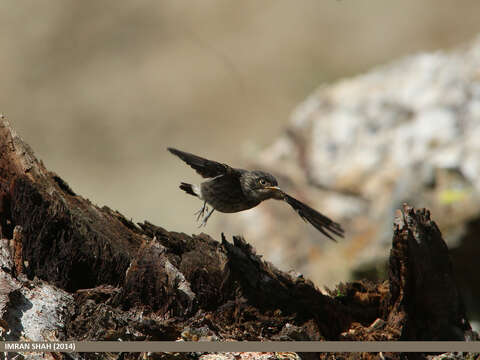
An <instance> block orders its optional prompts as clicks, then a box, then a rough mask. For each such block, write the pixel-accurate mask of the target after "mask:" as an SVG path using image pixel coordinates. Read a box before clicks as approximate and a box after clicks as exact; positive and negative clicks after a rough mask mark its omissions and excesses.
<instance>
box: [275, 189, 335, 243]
mask: <svg viewBox="0 0 480 360" xmlns="http://www.w3.org/2000/svg"><path fill="white" fill-rule="evenodd" d="M283 199H284V200H285V201H286V202H287V203H288V204H289V205H290V206H291V207H292V208H294V209H295V211H296V212H297V213H298V215H300V217H301V218H302V219H303V220H305V221H308V222H309V223H310V224H312V225H313V226H314V227H315V228H316V229H318V231H320V232H321V233H322V234H323V235H325V236H327V237H328V238H330V239H331V240H333V241H337V240H335V239H334V238H333V237H332V236H331V235H330V234H329V233H328V232H327V230H328V231H330V232H331V233H332V234H334V235H337V236H340V237H343V233H344V231H343V229H342V226H341V225H340V224H338V223H336V222H334V221H333V220H331V219H329V218H328V217H326V216H325V215H322V214H320V213H319V212H318V211H317V210H314V209H312V208H311V207H310V206H308V205H306V204H304V203H302V202H301V201H298V200H297V199H295V198H293V197H291V196H290V195H288V194H286V193H283Z"/></svg>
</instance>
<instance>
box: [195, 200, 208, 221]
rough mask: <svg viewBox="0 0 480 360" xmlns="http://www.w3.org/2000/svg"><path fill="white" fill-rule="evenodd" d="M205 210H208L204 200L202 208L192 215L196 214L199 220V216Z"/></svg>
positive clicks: (201, 215)
mask: <svg viewBox="0 0 480 360" xmlns="http://www.w3.org/2000/svg"><path fill="white" fill-rule="evenodd" d="M206 211H208V207H207V202H206V201H204V202H203V206H202V208H201V209H200V210H198V211H197V212H196V213H195V214H194V215H197V221H199V220H200V218H201V217H203V215H204V214H205V212H206Z"/></svg>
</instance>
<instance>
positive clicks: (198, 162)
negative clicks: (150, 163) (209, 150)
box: [167, 148, 236, 178]
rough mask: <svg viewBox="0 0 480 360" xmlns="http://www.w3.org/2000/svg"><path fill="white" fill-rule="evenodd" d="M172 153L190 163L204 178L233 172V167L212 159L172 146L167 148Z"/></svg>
mask: <svg viewBox="0 0 480 360" xmlns="http://www.w3.org/2000/svg"><path fill="white" fill-rule="evenodd" d="M167 149H168V151H170V152H171V153H172V154H174V155H176V156H178V157H179V158H180V159H182V160H183V161H185V162H186V163H187V164H188V165H190V166H191V167H192V168H193V169H194V170H195V171H196V172H197V173H198V174H200V175H201V176H203V177H204V178H212V177H215V176H219V175H225V174H233V173H235V171H236V170H235V169H233V168H231V167H230V166H228V165H226V164H222V163H219V162H216V161H213V160H208V159H205V158H202V157H200V156H197V155H193V154H190V153H188V152H185V151H180V150H177V149H174V148H167Z"/></svg>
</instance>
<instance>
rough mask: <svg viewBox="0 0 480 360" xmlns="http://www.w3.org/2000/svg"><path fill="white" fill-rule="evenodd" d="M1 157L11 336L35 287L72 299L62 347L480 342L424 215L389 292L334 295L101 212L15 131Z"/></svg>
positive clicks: (353, 288)
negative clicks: (202, 341)
mask: <svg viewBox="0 0 480 360" xmlns="http://www.w3.org/2000/svg"><path fill="white" fill-rule="evenodd" d="M0 150H1V152H0V225H1V229H0V230H1V234H0V235H1V238H2V239H13V240H14V241H13V244H14V246H13V247H12V246H11V245H10V244H9V243H8V241H4V240H2V241H0V245H2V249H0V250H2V253H1V254H2V256H1V257H0V259H2V262H5V263H8V264H7V265H5V266H2V268H1V269H0V272H1V274H2V276H3V278H4V279H6V280H3V282H2V283H3V284H4V285H5V286H3V287H2V286H0V292H1V293H0V316H2V321H0V326H2V327H4V328H5V330H6V329H7V328H8V327H9V326H11V324H10V323H9V322H8V321H7V319H10V320H11V319H12V318H15V316H17V317H21V316H22V315H21V312H16V311H15V306H17V304H15V298H16V297H18V296H20V295H21V294H22V293H21V292H20V290H19V285H18V284H20V283H22V284H29V287H30V288H35V287H36V286H46V284H48V286H50V287H51V288H57V289H58V291H59V292H61V293H62V296H61V297H60V296H59V297H58V299H62V300H61V301H62V303H61V304H60V303H59V307H62V309H67V310H65V311H64V313H63V315H62V317H61V319H62V320H58V321H59V322H62V323H59V324H58V327H59V328H61V329H62V331H59V332H58V339H59V340H65V339H76V340H118V339H122V340H174V339H179V338H183V339H186V340H196V339H199V338H206V339H210V340H225V339H234V340H266V339H272V340H322V339H326V340H436V339H440V340H459V339H465V338H467V339H473V338H474V337H475V336H476V335H475V334H474V333H473V332H472V331H471V328H470V325H469V323H468V320H467V318H466V316H465V311H464V308H463V302H462V299H461V296H460V294H459V292H458V291H457V288H456V284H455V281H454V280H453V272H452V266H451V263H450V259H449V254H448V249H447V247H446V245H445V243H444V241H443V239H442V236H441V234H440V231H439V230H438V228H437V226H436V225H435V223H434V222H433V221H432V220H431V219H430V214H429V212H428V211H427V210H425V209H423V210H417V211H415V210H414V209H412V208H409V207H408V206H404V208H403V212H401V213H399V215H398V217H397V219H396V221H395V229H394V236H393V247H392V251H391V254H390V262H389V264H388V267H389V269H388V271H389V280H388V281H384V282H379V283H373V282H369V281H358V282H353V283H346V284H340V285H339V286H338V287H337V288H336V289H335V290H332V291H329V294H328V295H326V294H323V293H322V292H320V291H319V290H318V289H317V288H316V287H315V285H314V284H313V283H312V282H311V281H309V280H307V279H305V278H304V277H303V276H301V275H295V274H290V273H285V272H282V271H280V270H278V269H277V268H275V267H274V266H273V265H272V264H270V263H268V262H266V261H264V260H262V258H261V257H260V256H258V255H256V253H255V250H254V249H253V248H252V247H251V246H250V245H249V244H248V243H247V242H246V241H245V240H244V239H243V238H242V237H239V236H238V237H234V238H233V243H230V242H229V241H227V239H226V238H225V237H224V236H222V239H221V242H218V241H215V240H214V239H212V238H210V237H209V236H207V235H205V234H200V235H194V236H188V235H186V234H184V233H176V232H169V231H167V230H165V229H163V228H161V227H158V226H155V225H153V224H150V223H148V222H144V223H141V224H138V225H136V224H134V223H132V222H130V221H128V220H127V219H126V218H125V217H124V216H123V215H121V214H120V213H118V212H116V211H112V210H110V209H109V208H108V207H102V208H100V207H98V206H96V205H94V204H92V203H91V202H90V201H89V200H87V199H84V198H82V197H81V196H79V195H77V194H76V193H75V192H74V191H73V190H72V189H70V187H69V186H68V184H67V183H66V182H65V181H64V180H62V179H61V178H60V177H59V176H58V175H57V174H55V173H53V172H50V171H48V170H47V169H46V168H45V166H44V165H43V164H42V162H40V161H38V160H37V159H36V158H35V156H34V154H33V152H32V150H31V149H30V148H29V146H28V145H27V144H25V143H24V142H23V140H22V139H21V138H20V137H18V136H17V135H16V133H15V131H14V130H13V129H12V128H11V126H10V124H9V123H8V122H7V121H5V120H2V121H1V122H0ZM14 229H17V230H15V231H14ZM9 254H10V255H9ZM9 258H11V259H10V260H8V259H9ZM0 285H1V284H0ZM49 289H50V288H49ZM49 291H51V290H49ZM65 294H70V295H68V296H66V295H65ZM22 296H26V295H22ZM59 301H60V300H59ZM18 321H19V322H21V319H18ZM50 326H51V325H50ZM32 340H42V339H41V338H40V339H32ZM348 356H349V355H348V354H346V357H348ZM372 356H373V355H372ZM366 357H367V358H368V357H369V355H366Z"/></svg>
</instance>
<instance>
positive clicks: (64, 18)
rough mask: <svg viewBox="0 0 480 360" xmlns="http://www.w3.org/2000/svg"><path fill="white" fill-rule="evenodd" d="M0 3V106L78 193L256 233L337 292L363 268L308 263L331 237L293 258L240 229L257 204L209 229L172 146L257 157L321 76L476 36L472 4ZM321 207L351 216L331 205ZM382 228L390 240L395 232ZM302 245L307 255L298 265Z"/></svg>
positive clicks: (191, 225)
mask: <svg viewBox="0 0 480 360" xmlns="http://www.w3.org/2000/svg"><path fill="white" fill-rule="evenodd" d="M0 9H1V10H2V13H3V17H2V21H1V22H0V39H1V44H2V51H1V52H0V72H1V79H2V85H3V86H2V91H1V92H0V112H2V113H4V114H5V115H6V116H7V118H8V119H9V120H10V122H11V123H12V124H13V126H14V128H15V129H16V130H17V131H18V133H19V134H20V135H21V136H22V137H23V138H24V139H25V140H26V141H27V142H28V143H29V144H30V145H31V146H32V147H33V149H34V151H35V153H36V154H37V156H38V157H39V158H40V159H42V160H43V161H44V163H45V165H46V166H47V168H49V169H50V170H53V171H55V172H57V173H58V174H59V175H60V176H61V177H62V178H64V179H65V180H66V181H67V182H68V183H69V185H70V186H71V187H72V189H73V190H74V191H75V192H76V193H78V194H81V195H83V196H85V197H88V198H90V199H91V200H92V201H93V202H94V203H96V204H98V205H99V206H102V205H108V206H109V207H111V208H113V209H115V210H118V211H120V212H121V213H123V214H124V215H125V216H126V217H128V218H132V219H133V220H134V221H143V220H148V221H151V222H153V223H155V224H157V225H160V226H163V227H165V228H166V229H167V230H174V231H182V232H187V233H198V232H200V231H202V232H206V233H209V234H211V235H212V236H213V237H214V238H216V239H219V238H220V236H219V234H220V232H221V231H224V232H225V233H226V234H227V235H229V236H230V235H234V234H237V233H245V234H246V236H247V240H248V241H249V242H251V243H254V244H255V246H256V247H257V250H258V252H259V253H262V254H263V255H264V256H265V258H266V259H267V260H270V261H273V262H275V263H276V264H277V265H278V266H280V267H281V268H282V269H284V270H290V269H292V268H293V269H295V270H296V271H301V272H303V273H304V274H305V275H306V276H308V277H310V278H312V279H314V280H315V281H316V282H317V283H318V284H319V285H323V284H327V285H329V286H330V285H333V284H334V283H336V282H338V281H341V280H343V281H345V280H347V278H346V277H350V276H353V275H352V272H351V271H347V270H345V271H337V270H331V271H330V272H328V271H327V270H325V268H323V270H321V269H320V268H317V267H312V266H307V265H306V264H307V263H312V262H313V263H315V262H322V261H325V257H323V258H322V256H321V255H322V254H325V253H327V252H329V251H338V250H332V249H334V248H333V247H331V245H330V244H327V245H323V243H326V241H324V240H323V239H321V241H322V244H321V245H318V243H317V242H315V241H313V240H312V241H310V242H309V244H310V245H308V246H306V247H303V248H302V249H299V247H298V246H296V244H297V243H296V242H295V241H297V240H296V239H297V238H295V236H294V235H293V234H292V235H291V237H292V239H293V238H294V239H293V240H292V242H291V245H290V246H289V247H288V248H287V249H286V250H282V251H283V252H282V251H280V250H278V249H279V247H278V246H277V245H278V244H277V243H275V242H272V243H271V244H275V245H274V246H272V245H271V244H270V245H269V244H263V245H262V243H258V241H259V240H260V239H259V238H260V235H259V236H257V237H256V236H255V233H248V231H247V230H245V229H246V227H247V226H248V224H251V226H253V227H256V226H258V221H259V219H261V217H260V215H255V214H260V213H258V212H257V211H262V210H251V211H249V212H248V213H246V214H242V215H239V214H237V215H223V214H218V213H217V214H214V215H213V216H212V218H211V219H210V220H209V225H208V226H207V227H206V228H202V229H201V230H199V229H198V228H197V226H196V223H195V221H194V216H193V213H194V212H195V211H197V210H198V208H199V207H200V205H201V204H200V202H199V201H198V200H196V199H194V198H191V197H189V196H186V195H185V194H184V193H183V192H181V191H180V190H179V189H178V183H179V182H180V181H187V182H198V181H199V180H200V177H199V176H197V175H196V174H195V172H194V171H193V170H191V169H190V168H189V167H187V166H185V165H184V164H183V163H181V162H180V161H179V160H178V159H177V158H174V157H173V156H172V155H170V154H169V153H167V151H166V150H165V149H166V147H167V146H174V147H177V148H179V149H183V150H186V151H190V152H193V153H196V154H198V155H203V156H205V157H209V158H213V159H215V160H218V161H222V162H226V163H229V164H232V165H234V166H237V167H242V166H244V167H247V166H252V165H255V164H256V163H257V162H258V159H259V158H262V157H263V158H265V156H266V155H265V149H268V148H269V146H271V145H272V144H274V143H275V142H276V141H277V139H278V138H281V137H282V136H285V134H286V131H287V129H288V128H289V127H290V119H291V114H292V112H293V111H294V110H295V109H296V108H297V106H298V105H299V104H300V103H302V102H303V101H304V100H305V99H306V98H307V97H308V96H309V95H311V94H312V93H313V92H314V90H315V89H317V88H318V87H319V86H321V85H322V84H326V83H330V84H332V83H334V82H335V81H337V80H338V79H340V78H348V77H352V76H354V75H357V74H361V73H364V72H366V71H368V70H370V69H372V68H374V67H375V66H377V65H381V64H386V63H388V62H390V61H392V60H394V59H398V58H401V57H403V56H406V55H409V54H414V53H417V52H431V51H435V50H437V49H448V48H453V47H458V46H459V45H461V44H464V43H466V42H468V41H470V40H472V39H473V38H474V37H475V35H476V34H477V33H479V32H480V22H479V21H478V19H479V16H478V15H479V14H480V2H478V1H476V0H464V1H462V2H461V3H459V2H452V1H448V0H425V1H421V2H418V1H413V0H409V1H402V2H385V1H381V0H372V1H369V2H359V1H347V0H343V1H333V0H332V1H317V0H305V1H302V2H292V1H278V0H276V1H250V0H248V1H241V2H233V1H230V2H225V1H220V0H218V1H214V0H209V1H201V2H193V1H178V0H176V1H135V2H113V1H102V2H93V1H92V2H78V1H65V0H62V1H59V0H57V1H49V2H48V3H45V2H37V1H22V2H2V3H1V4H0ZM262 154H263V155H262ZM264 163H265V164H267V163H268V161H265V162H264ZM272 164H273V163H272ZM272 167H274V165H272ZM270 170H275V169H270ZM326 173H327V174H325V175H327V176H328V171H326ZM284 181H285V182H286V183H287V185H288V186H290V185H289V184H291V185H292V189H293V188H294V187H293V185H294V184H296V185H297V188H299V187H300V188H301V187H302V186H306V182H302V181H303V180H302V179H300V178H299V179H296V178H293V179H292V177H287V178H285V179H284ZM327 182H328V181H327ZM297 195H298V194H297ZM302 199H303V200H308V197H307V198H305V197H304V198H302ZM344 201H347V200H345V199H344ZM277 205H278V206H280V205H279V204H273V205H270V204H268V205H267V204H265V206H266V209H272V207H275V206H277ZM262 206H263V205H262ZM268 211H270V210H268ZM272 211H274V210H272ZM275 211H276V210H275ZM324 212H325V213H326V214H328V215H331V216H332V217H334V216H340V215H342V214H339V212H338V211H335V207H334V206H332V212H331V213H330V212H329V209H328V208H327V209H325V210H324ZM286 214H287V213H286ZM288 214H289V215H285V216H291V217H292V221H296V222H299V223H301V221H300V220H299V219H298V218H296V215H295V213H294V212H289V213H288ZM386 216H388V217H392V218H393V214H390V213H388V214H386ZM226 217H228V219H227V218H226ZM240 219H241V220H240ZM335 219H339V220H341V218H338V217H337V218H335ZM434 219H435V216H434ZM255 221H256V222H255ZM301 224H303V223H301ZM229 225H231V226H229ZM276 226H277V227H279V228H281V227H282V222H278V223H276ZM242 229H243V230H242ZM285 231H286V232H288V231H290V230H285ZM305 231H307V232H308V231H310V230H305ZM385 231H386V232H387V233H388V234H389V235H388V236H389V237H390V239H391V228H389V229H386V230H385ZM295 234H297V233H295ZM308 234H309V235H310V237H312V236H313V233H312V232H310V233H308ZM365 234H368V231H367V232H365V233H364V235H365ZM248 235H250V237H248ZM315 236H316V234H315ZM365 236H367V235H365ZM357 247H358V242H357ZM341 249H343V251H344V252H347V253H348V254H349V256H350V257H351V256H352V253H354V250H352V248H351V247H350V248H349V249H345V248H341ZM295 251H299V252H301V251H303V252H304V254H303V255H302V256H300V257H299V258H298V259H296V260H295V261H293V262H290V261H289V260H288V257H289V254H292V252H295ZM387 255H388V254H387ZM332 259H334V260H331V261H335V262H339V263H342V261H341V260H339V259H340V258H339V257H333V258H332ZM348 259H350V258H348V257H347V260H345V257H344V258H343V263H344V264H345V265H346V266H347V268H348V265H349V260H348ZM327 265H328V262H327ZM326 272H328V273H329V275H328V276H326V277H324V276H322V274H324V273H326ZM360 273H361V274H362V275H364V274H366V273H368V271H365V272H363V273H362V272H360Z"/></svg>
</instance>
